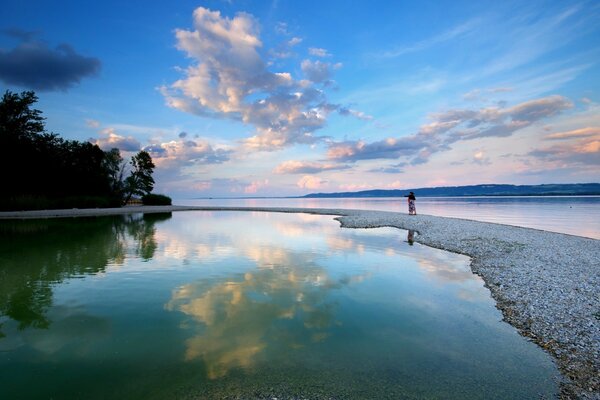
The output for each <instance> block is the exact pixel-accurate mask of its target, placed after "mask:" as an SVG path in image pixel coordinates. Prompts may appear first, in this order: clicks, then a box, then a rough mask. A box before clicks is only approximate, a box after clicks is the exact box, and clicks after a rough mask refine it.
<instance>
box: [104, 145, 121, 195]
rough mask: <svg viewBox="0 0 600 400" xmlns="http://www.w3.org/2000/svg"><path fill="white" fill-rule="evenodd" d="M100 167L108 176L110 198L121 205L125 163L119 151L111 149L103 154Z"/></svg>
mask: <svg viewBox="0 0 600 400" xmlns="http://www.w3.org/2000/svg"><path fill="white" fill-rule="evenodd" d="M102 166H103V168H104V171H105V172H106V174H107V176H108V181H109V186H110V192H111V194H112V197H113V198H115V199H118V201H119V203H121V202H122V200H123V196H124V189H125V182H123V176H124V174H125V163H124V162H123V157H121V153H120V152H119V149H116V148H113V149H110V150H109V151H107V152H105V153H104V160H103V163H102Z"/></svg>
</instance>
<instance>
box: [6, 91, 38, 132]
mask: <svg viewBox="0 0 600 400" xmlns="http://www.w3.org/2000/svg"><path fill="white" fill-rule="evenodd" d="M37 101H38V98H37V96H36V95H35V93H34V92H31V91H29V92H23V93H21V94H18V93H12V92H10V91H8V90H7V91H6V92H5V93H4V95H3V96H2V101H0V137H2V138H3V139H5V138H8V137H12V138H27V139H33V138H34V137H35V135H37V134H39V133H42V132H44V122H43V121H44V118H43V117H42V116H41V114H42V112H41V111H40V110H36V109H31V106H32V105H33V104H34V103H36V102H37Z"/></svg>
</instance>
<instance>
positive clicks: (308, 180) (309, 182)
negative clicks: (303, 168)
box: [297, 175, 327, 189]
mask: <svg viewBox="0 0 600 400" xmlns="http://www.w3.org/2000/svg"><path fill="white" fill-rule="evenodd" d="M297 185H298V187H299V188H302V189H321V188H323V187H325V186H327V181H324V180H322V179H321V178H319V177H317V176H312V175H305V176H303V177H302V178H300V180H299V181H298V183H297Z"/></svg>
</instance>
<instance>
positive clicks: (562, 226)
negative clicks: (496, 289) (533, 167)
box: [174, 196, 600, 239]
mask: <svg viewBox="0 0 600 400" xmlns="http://www.w3.org/2000/svg"><path fill="white" fill-rule="evenodd" d="M174 204H180V205H206V206H249V207H269V206H272V207H304V208H346V209H362V210H380V211H394V212H402V213H407V212H408V207H407V205H406V199H405V198H401V197H400V198H382V197H375V198H340V199H284V198H265V199H177V200H176V201H175V202H174ZM417 212H418V213H420V214H429V215H437V216H441V217H454V218H463V219H472V220H476V221H484V222H494V223H499V224H506V225H515V226H524V227H527V228H535V229H541V230H546V231H551V232H559V233H568V234H571V235H577V236H585V237H590V238H595V239H600V196H506V197H504V196H503V197H498V196H494V197H485V196H477V197H419V198H417Z"/></svg>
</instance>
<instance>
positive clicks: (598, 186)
mask: <svg viewBox="0 0 600 400" xmlns="http://www.w3.org/2000/svg"><path fill="white" fill-rule="evenodd" d="M408 192H415V196H417V197H418V196H422V197H446V196H582V195H600V183H573V184H547V185H471V186H443V187H433V188H418V189H402V190H397V189H394V190H382V189H375V190H363V191H360V192H336V193H310V194H307V195H305V196H301V197H302V198H335V197H402V196H404V195H406V194H408Z"/></svg>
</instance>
